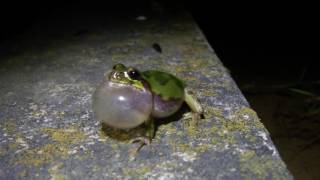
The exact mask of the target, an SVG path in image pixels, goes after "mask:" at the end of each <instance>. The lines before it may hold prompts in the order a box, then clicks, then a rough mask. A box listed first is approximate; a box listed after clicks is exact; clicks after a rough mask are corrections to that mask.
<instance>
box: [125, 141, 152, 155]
mask: <svg viewBox="0 0 320 180" xmlns="http://www.w3.org/2000/svg"><path fill="white" fill-rule="evenodd" d="M130 143H132V144H136V143H137V144H138V146H137V147H134V148H132V149H131V150H130V153H129V154H130V159H132V160H134V158H135V156H136V155H137V154H138V153H139V151H140V150H141V148H142V147H143V146H145V145H147V146H148V145H150V144H151V140H150V138H148V137H137V138H134V139H132V140H131V141H130Z"/></svg>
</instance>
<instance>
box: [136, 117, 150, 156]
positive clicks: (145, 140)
mask: <svg viewBox="0 0 320 180" xmlns="http://www.w3.org/2000/svg"><path fill="white" fill-rule="evenodd" d="M145 125H146V136H141V137H137V138H134V139H133V140H131V143H138V146H137V147H136V148H134V149H133V150H132V151H131V154H132V155H133V156H135V155H136V154H137V153H138V152H139V151H140V149H141V148H142V147H143V146H145V145H150V144H151V141H152V139H153V138H154V135H155V124H154V119H153V118H152V117H150V118H149V120H148V121H146V122H145Z"/></svg>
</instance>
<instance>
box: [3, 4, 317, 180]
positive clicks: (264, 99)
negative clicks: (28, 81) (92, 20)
mask: <svg viewBox="0 0 320 180" xmlns="http://www.w3.org/2000/svg"><path fill="white" fill-rule="evenodd" d="M156 2H157V3H158V4H160V5H161V6H162V7H164V8H165V9H167V10H171V11H176V10H178V9H181V8H184V9H187V11H189V12H190V13H191V15H192V16H193V17H194V19H195V20H196V22H197V23H198V25H199V26H200V28H201V29H202V31H203V32H204V34H205V36H206V37H207V39H208V41H209V43H210V44H211V46H212V47H213V49H214V50H215V51H216V53H217V55H218V56H219V57H220V59H221V61H222V62H223V63H224V65H225V66H226V67H227V68H228V69H229V70H230V73H231V75H232V77H233V78H234V79H235V81H236V82H237V84H238V85H239V87H240V89H241V90H242V92H243V93H244V95H245V96H246V98H247V99H248V100H249V102H250V104H251V106H252V107H253V109H255V110H256V111H257V112H258V115H259V116H260V117H261V119H262V122H263V123H264V125H265V126H266V127H267V129H268V130H269V132H270V133H271V137H272V139H273V141H274V143H275V144H276V146H277V148H278V150H279V152H280V154H281V156H282V158H283V159H284V160H285V162H286V164H287V165H288V168H289V170H290V171H291V172H292V173H293V175H294V176H295V177H296V178H297V179H314V178H315V177H320V174H319V172H318V170H317V169H316V168H317V167H319V166H320V164H319V162H318V160H319V158H320V157H319V153H318V152H319V151H320V135H319V134H320V131H319V129H320V121H319V119H320V115H319V114H320V103H319V99H320V98H319V97H320V96H319V90H320V88H319V84H320V81H319V76H318V66H317V61H318V58H317V57H316V52H317V50H318V46H319V45H318V44H319V41H318V32H319V31H318V28H317V27H316V26H318V24H319V18H318V17H317V9H316V8H317V7H318V6H317V5H315V3H314V4H310V3H309V2H303V3H301V2H293V1H289V2H282V3H279V2H272V1H265V2H261V1H260V2H259V3H257V2H243V1H241V2H237V3H235V2H226V1H212V2H211V1H210V2H209V1H187V2H186V1H169V0H158V1H156ZM79 4H80V6H83V7H86V8H88V9H90V8H92V7H94V8H92V9H96V7H98V8H100V10H102V12H105V13H103V14H102V15H103V16H111V14H113V15H114V14H116V15H117V16H130V14H139V12H145V11H150V10H151V7H154V3H152V1H151V0H144V1H130V2H129V1H116V2H105V3H101V2H99V3H98V2H94V1H82V2H72V1H71V2H70V1H69V2H68V3H66V2H63V3H62V2H58V1H39V2H38V1H27V2H26V1H10V2H5V3H4V2H2V3H1V4H0V27H1V28H0V45H1V44H2V43H3V42H8V41H9V42H14V40H15V39H16V38H18V37H19V36H22V34H23V32H25V31H27V30H28V29H29V28H31V27H32V26H34V25H35V24H37V22H40V21H46V20H47V19H50V18H54V17H52V16H53V12H59V10H60V9H70V12H72V11H73V10H74V8H76V7H77V6H79ZM89 12H90V10H89ZM1 47H2V46H0V48H1ZM5 51H6V50H5V48H4V49H0V55H1V53H6V52H5ZM290 88H291V89H292V88H295V89H299V90H303V91H304V92H308V93H313V94H314V95H315V96H312V97H310V96H307V97H305V96H304V95H301V94H300V95H299V93H298V94H292V92H290ZM311 110H312V112H313V114H312V113H311V115H310V112H309V111H311ZM314 112H316V113H314ZM296 142H297V143H296ZM292 152H294V153H292ZM290 153H291V154H290Z"/></svg>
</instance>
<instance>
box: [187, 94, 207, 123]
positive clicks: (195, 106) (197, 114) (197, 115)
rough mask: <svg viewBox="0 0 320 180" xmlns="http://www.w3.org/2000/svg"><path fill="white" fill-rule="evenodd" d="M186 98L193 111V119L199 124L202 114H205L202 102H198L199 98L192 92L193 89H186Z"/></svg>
mask: <svg viewBox="0 0 320 180" xmlns="http://www.w3.org/2000/svg"><path fill="white" fill-rule="evenodd" d="M184 100H185V102H186V103H187V104H188V106H189V107H190V109H191V111H192V114H191V117H192V121H193V122H194V123H195V124H198V121H199V120H200V119H201V116H202V115H203V109H202V107H201V105H200V103H199V102H198V100H197V98H196V97H195V95H194V94H193V93H192V91H190V90H187V89H185V90H184ZM187 116H189V115H187Z"/></svg>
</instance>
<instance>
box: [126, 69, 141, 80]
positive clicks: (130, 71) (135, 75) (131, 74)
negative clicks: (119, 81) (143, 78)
mask: <svg viewBox="0 0 320 180" xmlns="http://www.w3.org/2000/svg"><path fill="white" fill-rule="evenodd" d="M128 75H129V77H130V78H131V79H135V80H136V79H139V77H140V74H139V72H138V71H137V70H136V69H133V68H129V69H128Z"/></svg>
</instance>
